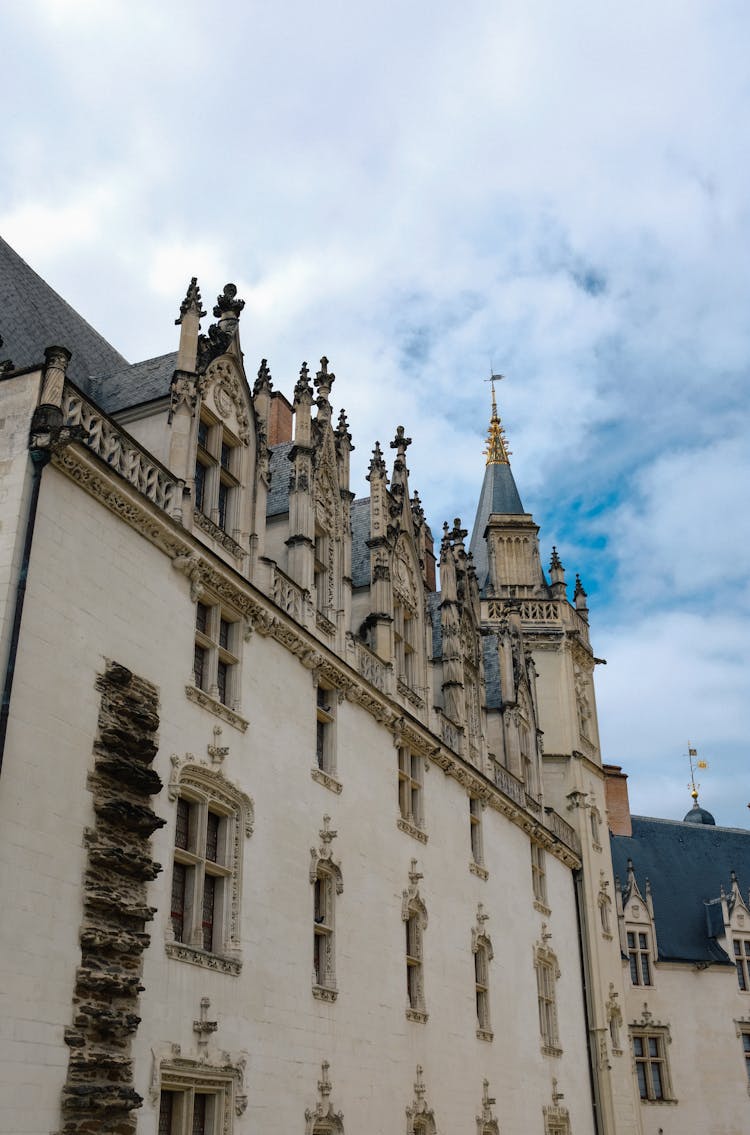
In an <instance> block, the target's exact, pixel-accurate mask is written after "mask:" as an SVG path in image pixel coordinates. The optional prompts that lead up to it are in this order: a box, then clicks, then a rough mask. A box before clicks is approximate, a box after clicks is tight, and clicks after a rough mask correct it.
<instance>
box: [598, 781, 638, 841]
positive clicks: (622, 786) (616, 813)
mask: <svg viewBox="0 0 750 1135" xmlns="http://www.w3.org/2000/svg"><path fill="white" fill-rule="evenodd" d="M602 768H603V769H604V777H605V780H604V792H605V796H606V801H607V816H608V818H609V830H610V831H611V832H612V835H632V834H633V825H632V824H631V822H630V801H629V800H628V776H627V773H624V772H623V771H622V768H621V767H620V765H603V766H602Z"/></svg>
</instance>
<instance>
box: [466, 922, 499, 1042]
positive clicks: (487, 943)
mask: <svg viewBox="0 0 750 1135" xmlns="http://www.w3.org/2000/svg"><path fill="white" fill-rule="evenodd" d="M487 917H488V916H487V915H486V914H485V913H484V908H483V906H482V904H481V903H479V906H478V908H477V921H476V925H475V926H474V927H473V928H472V931H471V952H472V955H473V961H474V996H475V1004H476V1011H477V1027H476V1035H477V1039H478V1040H488V1041H491V1040H492V1039H493V1038H494V1035H495V1034H494V1033H493V1031H492V1014H491V1011H490V962H491V961H492V959H493V958H494V956H495V951H494V950H493V948H492V939H491V938H490V936H489V934H488V933H487V931H486V930H485V927H484V924H485V922H486V921H487Z"/></svg>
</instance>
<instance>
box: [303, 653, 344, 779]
mask: <svg viewBox="0 0 750 1135" xmlns="http://www.w3.org/2000/svg"><path fill="white" fill-rule="evenodd" d="M313 683H314V686H315V729H316V738H315V757H314V761H313V765H312V768H311V769H310V775H311V776H312V778H313V780H316V781H317V782H318V783H319V784H322V785H323V786H324V787H325V788H328V789H330V790H331V792H335V793H336V794H337V795H338V794H340V793H341V790H342V787H343V786H342V784H341V781H340V780H339V779H338V760H337V757H338V747H337V739H336V726H337V716H338V706H339V705H340V704H341V703H342V701H343V700H344V692H343V690H339V689H336V687H335V686H334V685H333V684H332V683H331V682H329V681H322V680H321V679H320V678H319V676H318V675H317V674H316V673H313Z"/></svg>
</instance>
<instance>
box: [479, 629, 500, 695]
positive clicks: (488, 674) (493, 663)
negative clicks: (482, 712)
mask: <svg viewBox="0 0 750 1135" xmlns="http://www.w3.org/2000/svg"><path fill="white" fill-rule="evenodd" d="M482 651H483V653H484V680H485V684H486V693H487V709H502V705H503V694H502V689H501V688H500V656H499V654H498V636H497V635H496V634H488V635H486V636H483V638H482Z"/></svg>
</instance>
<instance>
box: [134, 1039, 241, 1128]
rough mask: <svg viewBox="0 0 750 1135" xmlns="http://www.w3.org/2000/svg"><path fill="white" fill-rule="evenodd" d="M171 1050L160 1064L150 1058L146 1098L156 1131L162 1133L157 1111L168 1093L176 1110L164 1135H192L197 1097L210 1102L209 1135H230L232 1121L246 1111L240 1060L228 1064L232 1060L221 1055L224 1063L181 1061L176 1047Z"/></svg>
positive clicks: (196, 1060) (190, 1059)
mask: <svg viewBox="0 0 750 1135" xmlns="http://www.w3.org/2000/svg"><path fill="white" fill-rule="evenodd" d="M171 1048H172V1053H173V1055H171V1056H168V1057H167V1058H166V1059H164V1060H159V1059H158V1054H156V1053H155V1054H154V1072H153V1078H152V1082H151V1089H150V1095H151V1101H152V1103H153V1105H154V1108H155V1109H156V1114H157V1131H159V1132H161V1131H162V1127H161V1126H159V1124H160V1122H161V1110H162V1107H163V1099H164V1095H165V1093H167V1092H169V1093H171V1094H172V1095H173V1096H174V1097H175V1098H174V1099H173V1101H172V1103H173V1105H174V1104H175V1103H176V1104H177V1109H176V1111H175V1112H174V1113H173V1115H172V1123H171V1130H169V1129H168V1135H192V1132H193V1127H192V1112H193V1101H194V1099H195V1097H196V1096H197V1095H200V1096H206V1097H208V1098H210V1099H211V1100H212V1103H213V1109H214V1114H213V1116H211V1126H210V1128H209V1130H210V1131H211V1135H232V1132H233V1130H234V1117H235V1116H241V1115H243V1114H244V1112H245V1110H246V1108H247V1095H246V1094H245V1088H244V1076H245V1059H244V1057H241V1058H239V1059H237V1060H236V1061H234V1062H231V1061H232V1058H231V1057H230V1056H229V1055H227V1054H225V1056H224V1057H223V1060H225V1061H226V1063H214V1062H213V1061H212V1060H210V1059H208V1060H206V1059H205V1058H204V1059H194V1058H191V1057H183V1056H181V1055H180V1050H179V1046H177V1045H174V1046H171ZM167 1051H169V1046H168V1047H167Z"/></svg>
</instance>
